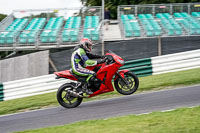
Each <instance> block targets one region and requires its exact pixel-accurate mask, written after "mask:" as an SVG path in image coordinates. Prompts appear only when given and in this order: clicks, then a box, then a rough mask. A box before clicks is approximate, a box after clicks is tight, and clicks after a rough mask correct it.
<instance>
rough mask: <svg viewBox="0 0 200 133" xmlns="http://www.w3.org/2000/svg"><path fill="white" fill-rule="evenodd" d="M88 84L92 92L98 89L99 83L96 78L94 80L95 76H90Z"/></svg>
mask: <svg viewBox="0 0 200 133" xmlns="http://www.w3.org/2000/svg"><path fill="white" fill-rule="evenodd" d="M89 84H90V85H91V86H92V91H93V92H95V91H97V90H99V87H100V84H101V83H100V81H99V79H98V78H96V76H95V75H94V76H92V77H91V78H90V80H89Z"/></svg>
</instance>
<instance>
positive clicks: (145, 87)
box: [0, 68, 200, 115]
mask: <svg viewBox="0 0 200 133" xmlns="http://www.w3.org/2000/svg"><path fill="white" fill-rule="evenodd" d="M199 75H200V68H198V69H192V70H187V71H180V72H172V73H166V74H160V75H154V76H148V77H142V78H139V80H140V86H139V89H138V91H137V93H138V92H142V91H149V90H160V89H167V88H174V87H180V86H187V85H194V84H200V76H199ZM116 96H121V95H120V94H118V93H117V92H116V91H114V92H111V93H106V94H102V95H99V96H96V97H94V98H89V99H85V101H88V100H94V99H105V98H109V97H116ZM57 105H58V102H57V100H56V93H50V94H43V95H37V96H31V97H26V98H20V99H15V100H9V101H3V102H0V115H4V114H10V113H15V112H24V111H27V110H34V109H40V108H45V107H47V106H48V107H49V106H57Z"/></svg>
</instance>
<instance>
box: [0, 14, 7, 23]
mask: <svg viewBox="0 0 200 133" xmlns="http://www.w3.org/2000/svg"><path fill="white" fill-rule="evenodd" d="M6 16H7V15H5V14H0V22H1V21H2V20H3V19H4V18H5V17H6Z"/></svg>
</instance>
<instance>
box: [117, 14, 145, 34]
mask: <svg viewBox="0 0 200 133" xmlns="http://www.w3.org/2000/svg"><path fill="white" fill-rule="evenodd" d="M121 21H122V25H123V27H124V32H125V37H139V36H141V32H140V26H139V23H138V21H137V20H136V18H135V16H134V15H132V14H129V15H121Z"/></svg>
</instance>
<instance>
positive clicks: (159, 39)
mask: <svg viewBox="0 0 200 133" xmlns="http://www.w3.org/2000/svg"><path fill="white" fill-rule="evenodd" d="M161 55H162V44H161V37H160V36H159V37H158V56H161Z"/></svg>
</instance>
